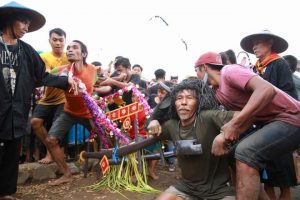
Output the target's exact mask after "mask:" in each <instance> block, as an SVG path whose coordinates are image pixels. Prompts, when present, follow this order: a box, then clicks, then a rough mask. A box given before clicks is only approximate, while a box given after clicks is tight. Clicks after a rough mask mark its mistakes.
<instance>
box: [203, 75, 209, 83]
mask: <svg viewBox="0 0 300 200" xmlns="http://www.w3.org/2000/svg"><path fill="white" fill-rule="evenodd" d="M207 80H208V74H207V72H205V74H204V77H203V79H202V81H203V82H204V83H205V84H206V83H207Z"/></svg>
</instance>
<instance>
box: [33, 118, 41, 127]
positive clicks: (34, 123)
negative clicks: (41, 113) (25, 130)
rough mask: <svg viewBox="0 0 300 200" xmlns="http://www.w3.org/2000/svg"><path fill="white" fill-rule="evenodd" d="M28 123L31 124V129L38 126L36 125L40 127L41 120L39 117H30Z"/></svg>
mask: <svg viewBox="0 0 300 200" xmlns="http://www.w3.org/2000/svg"><path fill="white" fill-rule="evenodd" d="M30 124H31V127H32V128H33V129H35V128H38V127H40V126H42V125H43V120H42V119H40V118H32V119H31V120H30Z"/></svg>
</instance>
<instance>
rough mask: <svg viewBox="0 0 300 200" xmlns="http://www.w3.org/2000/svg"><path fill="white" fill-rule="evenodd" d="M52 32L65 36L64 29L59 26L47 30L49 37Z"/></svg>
mask: <svg viewBox="0 0 300 200" xmlns="http://www.w3.org/2000/svg"><path fill="white" fill-rule="evenodd" d="M52 33H56V34H57V35H59V36H64V37H65V38H66V37H67V34H66V32H65V31H64V30H62V29H61V28H54V29H51V30H50V31H49V38H50V37H51V35H52Z"/></svg>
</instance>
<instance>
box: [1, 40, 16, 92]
mask: <svg viewBox="0 0 300 200" xmlns="http://www.w3.org/2000/svg"><path fill="white" fill-rule="evenodd" d="M0 45H1V46H0V51H1V52H0V54H1V59H0V62H1V66H2V69H1V71H2V74H3V78H4V82H5V86H6V89H7V91H9V93H11V92H14V91H15V86H16V74H17V72H18V69H19V67H20V51H21V48H20V45H19V43H17V44H15V45H7V48H8V51H9V53H8V52H7V51H6V49H5V46H4V44H3V43H1V44H0ZM10 65H11V66H10Z"/></svg>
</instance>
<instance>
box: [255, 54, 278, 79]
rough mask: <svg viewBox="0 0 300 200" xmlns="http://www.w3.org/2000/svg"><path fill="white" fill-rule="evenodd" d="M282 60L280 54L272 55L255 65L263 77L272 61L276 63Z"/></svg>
mask: <svg viewBox="0 0 300 200" xmlns="http://www.w3.org/2000/svg"><path fill="white" fill-rule="evenodd" d="M279 58H280V56H279V55H278V54H276V53H272V54H271V55H269V56H268V57H266V58H265V59H264V60H263V61H261V62H260V61H259V60H257V61H256V63H255V67H256V69H257V71H258V73H259V74H260V75H263V74H264V73H265V71H266V70H264V69H265V68H266V67H267V65H268V64H269V63H270V62H272V61H274V60H277V59H279Z"/></svg>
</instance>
